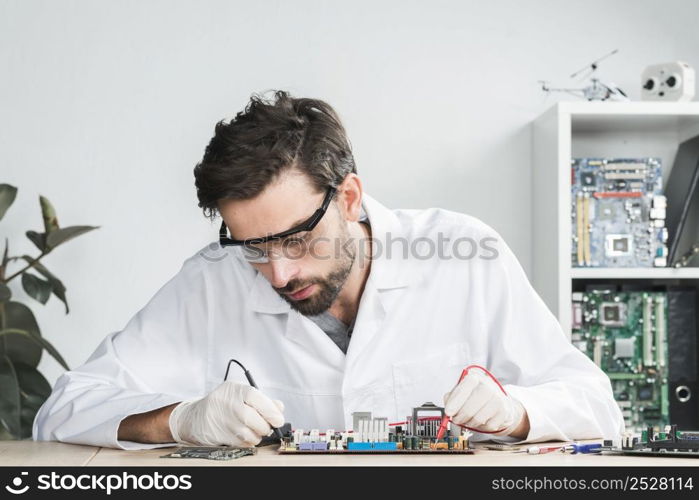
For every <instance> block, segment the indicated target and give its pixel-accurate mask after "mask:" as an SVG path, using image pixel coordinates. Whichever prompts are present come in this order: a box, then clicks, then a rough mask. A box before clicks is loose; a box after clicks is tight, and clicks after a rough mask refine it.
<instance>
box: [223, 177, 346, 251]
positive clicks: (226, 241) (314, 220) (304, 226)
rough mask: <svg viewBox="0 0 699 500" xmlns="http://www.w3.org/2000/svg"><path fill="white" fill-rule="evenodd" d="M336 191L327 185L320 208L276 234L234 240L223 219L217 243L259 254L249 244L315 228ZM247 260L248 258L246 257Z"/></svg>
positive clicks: (275, 239)
mask: <svg viewBox="0 0 699 500" xmlns="http://www.w3.org/2000/svg"><path fill="white" fill-rule="evenodd" d="M335 192H336V189H335V188H334V187H329V188H328V190H327V192H326V193H325V198H323V203H322V204H321V206H320V208H319V209H318V210H316V211H315V212H314V213H313V215H311V216H310V217H309V218H308V219H306V221H304V222H302V223H301V224H299V225H298V226H296V227H292V228H291V229H288V230H286V231H282V232H281V233H277V234H272V235H270V236H263V237H259V238H249V239H247V240H236V239H232V238H229V237H228V227H226V223H225V221H222V222H221V229H220V230H219V240H218V241H219V244H220V245H221V246H222V247H229V246H240V247H242V248H243V250H245V251H244V252H243V254H244V255H246V258H247V254H250V256H251V257H252V256H253V254H255V255H258V256H259V255H260V252H262V250H260V249H259V248H251V247H250V246H249V245H259V244H261V243H266V242H268V241H278V240H281V239H282V238H286V237H287V236H291V235H292V234H296V233H300V232H303V231H312V230H313V228H315V227H316V226H317V225H318V223H319V222H320V219H322V218H323V216H324V215H325V212H326V211H327V210H328V206H330V201H331V200H332V198H333V196H334V194H335ZM248 260H249V259H248Z"/></svg>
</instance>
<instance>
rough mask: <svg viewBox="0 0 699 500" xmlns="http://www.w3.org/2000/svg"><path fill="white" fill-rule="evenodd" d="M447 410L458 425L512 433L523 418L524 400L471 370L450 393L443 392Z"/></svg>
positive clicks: (502, 434) (499, 434)
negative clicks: (510, 394) (507, 393)
mask: <svg viewBox="0 0 699 500" xmlns="http://www.w3.org/2000/svg"><path fill="white" fill-rule="evenodd" d="M444 412H445V413H446V414H447V415H448V416H449V417H451V419H452V421H453V422H454V423H457V424H461V425H465V426H467V427H471V428H472V429H476V430H480V431H488V432H492V431H497V430H499V429H502V430H501V431H500V432H496V433H493V434H494V435H497V436H506V435H509V434H510V433H512V432H513V431H514V430H515V429H516V428H517V426H519V424H520V423H521V422H522V419H523V418H524V414H525V410H524V406H522V403H520V402H519V401H517V400H516V399H514V398H512V397H510V396H508V395H506V394H505V393H503V392H502V390H500V387H498V385H497V384H496V383H495V382H494V381H493V380H492V379H491V378H490V377H489V376H487V375H486V374H485V373H483V372H482V371H481V370H478V369H471V370H469V372H468V375H466V376H465V377H464V379H463V380H462V381H461V382H459V383H458V384H457V385H456V387H454V389H452V391H451V392H448V393H446V394H445V395H444Z"/></svg>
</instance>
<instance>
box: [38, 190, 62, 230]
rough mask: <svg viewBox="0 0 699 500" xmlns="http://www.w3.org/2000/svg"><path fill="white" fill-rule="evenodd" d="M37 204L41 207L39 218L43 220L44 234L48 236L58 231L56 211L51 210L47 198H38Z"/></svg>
mask: <svg viewBox="0 0 699 500" xmlns="http://www.w3.org/2000/svg"><path fill="white" fill-rule="evenodd" d="M39 204H40V205H41V216H42V217H43V219H44V231H45V232H46V234H49V233H50V232H52V231H55V230H56V229H58V217H56V210H55V209H54V208H53V205H51V202H50V201H49V200H48V198H44V197H43V196H39Z"/></svg>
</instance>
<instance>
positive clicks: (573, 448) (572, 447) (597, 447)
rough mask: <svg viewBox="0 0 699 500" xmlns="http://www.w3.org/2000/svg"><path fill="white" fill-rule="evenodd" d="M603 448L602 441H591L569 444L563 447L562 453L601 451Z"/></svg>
mask: <svg viewBox="0 0 699 500" xmlns="http://www.w3.org/2000/svg"><path fill="white" fill-rule="evenodd" d="M601 448H602V444H601V443H589V444H575V443H574V444H569V445H567V446H564V447H563V448H561V452H562V453H572V454H576V453H599V452H600V451H602V450H601Z"/></svg>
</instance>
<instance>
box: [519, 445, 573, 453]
mask: <svg viewBox="0 0 699 500" xmlns="http://www.w3.org/2000/svg"><path fill="white" fill-rule="evenodd" d="M563 448H565V447H564V446H530V447H529V448H527V449H526V450H519V451H514V452H513V453H526V454H527V455H543V454H544V453H551V452H552V451H563Z"/></svg>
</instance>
